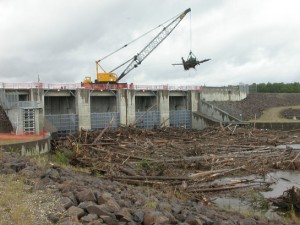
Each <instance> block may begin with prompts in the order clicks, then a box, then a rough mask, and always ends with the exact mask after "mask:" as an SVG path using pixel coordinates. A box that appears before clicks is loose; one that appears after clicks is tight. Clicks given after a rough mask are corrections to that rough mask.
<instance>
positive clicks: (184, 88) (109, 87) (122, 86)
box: [0, 83, 204, 91]
mask: <svg viewBox="0 0 300 225" xmlns="http://www.w3.org/2000/svg"><path fill="white" fill-rule="evenodd" d="M0 88H3V89H34V88H42V89H45V90H63V89H67V90H75V89H80V88H82V89H99V90H100V89H101V90H112V89H114V90H115V89H130V90H170V91H189V90H200V91H201V90H203V89H204V87H203V86H200V85H178V86H177V85H136V84H80V83H75V84H47V83H0Z"/></svg>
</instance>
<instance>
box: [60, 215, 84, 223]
mask: <svg viewBox="0 0 300 225" xmlns="http://www.w3.org/2000/svg"><path fill="white" fill-rule="evenodd" d="M57 225H82V223H80V222H79V221H78V218H77V217H76V216H67V217H64V218H62V219H61V220H60V221H59V222H58V223H57Z"/></svg>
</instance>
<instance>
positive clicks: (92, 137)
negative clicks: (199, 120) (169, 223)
mask: <svg viewBox="0 0 300 225" xmlns="http://www.w3.org/2000/svg"><path fill="white" fill-rule="evenodd" d="M296 140H298V142H299V133H298V134H297V133H293V134H291V133H288V132H278V131H267V130H258V129H253V128H250V127H248V128H245V127H238V126H235V125H228V126H226V127H224V126H222V125H221V126H220V127H218V128H208V129H205V130H202V131H199V130H187V129H184V128H167V127H163V128H154V129H139V128H132V127H120V128H118V129H103V130H98V131H87V130H81V131H80V132H78V133H77V134H76V135H73V136H68V137H67V138H66V139H61V140H56V141H55V142H54V143H53V144H54V148H55V149H57V151H58V150H60V151H63V150H65V151H66V150H67V151H69V150H71V151H72V152H73V160H72V164H73V165H76V166H81V167H85V168H88V169H89V171H90V173H91V174H92V175H101V176H102V177H103V178H108V179H113V180H118V181H121V182H125V183H128V184H135V185H155V186H160V187H164V188H165V187H173V188H174V187H175V188H181V189H184V190H186V192H190V193H198V192H206V191H220V190H229V189H235V188H243V187H252V186H257V185H261V184H262V183H263V181H262V180H260V179H241V180H233V181H232V180H231V181H229V182H227V183H222V184H219V185H216V184H214V185H208V184H207V183H206V182H208V181H213V180H216V179H220V178H222V177H236V176H248V175H253V174H256V175H261V176H262V175H264V174H266V173H268V172H269V171H270V170H272V169H274V168H276V169H286V168H289V169H298V168H299V167H300V157H299V158H298V155H297V153H296V151H292V150H291V149H290V148H288V147H287V148H285V149H284V148H277V145H281V146H282V145H284V144H290V143H297V141H296ZM254 162H255V163H254Z"/></svg>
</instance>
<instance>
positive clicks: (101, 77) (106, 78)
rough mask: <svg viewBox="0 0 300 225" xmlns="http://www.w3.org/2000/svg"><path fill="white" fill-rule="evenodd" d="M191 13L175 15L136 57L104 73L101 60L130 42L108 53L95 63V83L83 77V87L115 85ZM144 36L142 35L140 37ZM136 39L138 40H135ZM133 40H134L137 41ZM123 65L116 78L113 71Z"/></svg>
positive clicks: (186, 11) (185, 12)
mask: <svg viewBox="0 0 300 225" xmlns="http://www.w3.org/2000/svg"><path fill="white" fill-rule="evenodd" d="M190 11H191V9H190V8H188V9H186V10H185V11H183V12H182V13H180V14H179V15H177V16H176V17H175V18H174V19H172V21H171V22H170V23H169V24H168V25H167V26H163V29H162V30H161V31H160V32H159V33H158V34H157V35H156V36H155V37H154V38H153V39H152V40H151V41H150V42H149V43H148V44H147V45H146V46H145V47H144V48H143V49H142V50H141V51H140V52H139V53H137V54H136V55H134V56H133V57H132V58H130V59H129V60H127V61H126V62H124V63H122V64H121V65H119V66H118V67H116V68H115V69H113V70H111V71H110V72H106V71H105V70H104V69H103V68H102V66H101V65H100V62H101V61H102V60H104V59H105V58H107V57H109V56H111V55H112V54H114V53H116V52H117V51H119V50H121V49H122V48H125V47H127V46H128V45H129V44H131V43H132V42H133V41H132V42H130V43H129V44H126V45H124V46H123V47H121V48H119V49H117V50H116V51H114V52H112V53H110V54H109V55H107V56H105V57H104V58H102V59H101V60H97V61H96V79H95V82H92V78H91V77H90V76H87V77H85V79H84V81H83V83H82V84H83V86H84V85H85V84H94V83H96V84H97V83H98V84H99V83H100V84H101V83H102V84H107V83H110V84H117V83H118V82H119V81H120V80H121V79H122V78H123V77H124V76H126V75H127V74H128V73H129V72H130V71H131V70H133V69H134V68H136V67H138V65H140V64H141V63H142V61H143V60H144V59H145V58H146V57H147V56H148V55H150V53H151V52H152V51H153V50H154V49H155V48H156V47H157V46H158V45H159V44H160V43H161V42H162V41H163V40H165V39H166V38H167V37H168V36H169V34H170V33H171V32H172V31H173V30H174V29H175V27H176V26H177V25H178V24H179V23H180V21H181V20H182V19H183V18H184V17H185V16H186V14H188V13H189V12H190ZM160 26H161V25H159V26H158V27H160ZM147 33H149V32H147ZM142 36H144V35H142ZM137 39H138V38H137ZM137 39H135V40H137ZM135 40H134V41H135ZM125 64H128V65H127V67H126V68H125V69H124V71H123V72H122V73H121V74H120V76H117V74H115V73H114V71H115V70H116V69H118V68H120V67H122V66H124V65H125ZM99 69H101V70H102V71H101V72H99Z"/></svg>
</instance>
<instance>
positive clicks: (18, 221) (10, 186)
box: [0, 175, 33, 225]
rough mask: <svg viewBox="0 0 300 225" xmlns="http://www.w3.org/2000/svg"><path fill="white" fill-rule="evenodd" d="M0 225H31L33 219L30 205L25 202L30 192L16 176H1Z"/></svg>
mask: <svg viewBox="0 0 300 225" xmlns="http://www.w3.org/2000/svg"><path fill="white" fill-rule="evenodd" d="M0 193H1V198H0V210H1V211H3V212H2V213H1V211H0V225H7V224H10V223H8V221H11V223H12V224H15V225H31V224H33V217H32V215H31V213H30V207H31V206H30V205H27V204H26V202H25V201H24V200H23V199H24V197H25V195H26V194H27V193H28V190H26V189H25V187H24V183H23V180H20V179H17V177H16V176H15V175H0Z"/></svg>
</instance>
